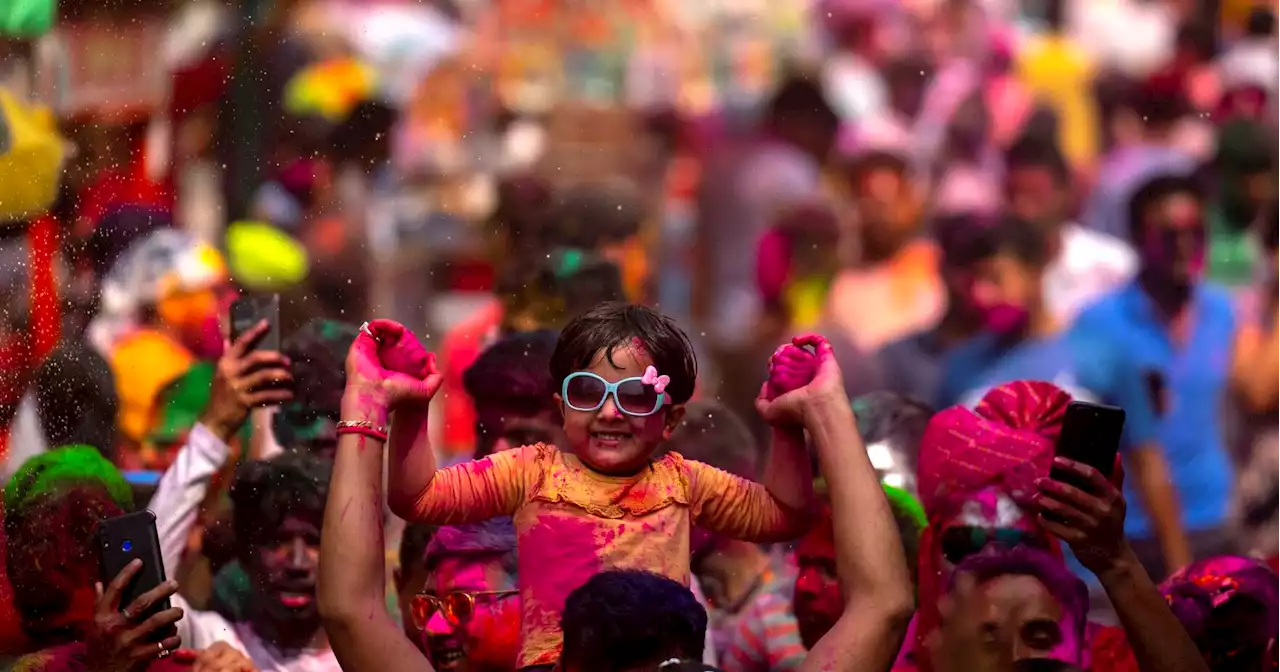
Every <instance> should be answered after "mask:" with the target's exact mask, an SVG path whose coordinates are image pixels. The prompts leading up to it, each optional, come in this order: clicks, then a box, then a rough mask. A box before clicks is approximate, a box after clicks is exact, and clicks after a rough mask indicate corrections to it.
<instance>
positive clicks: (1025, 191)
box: [1004, 137, 1071, 229]
mask: <svg viewBox="0 0 1280 672" xmlns="http://www.w3.org/2000/svg"><path fill="white" fill-rule="evenodd" d="M1070 187H1071V169H1070V167H1069V166H1068V165H1067V160H1066V159H1065V158H1063V156H1062V152H1060V151H1059V150H1058V147H1057V145H1056V144H1055V143H1054V141H1053V140H1051V139H1049V138H1033V137H1024V138H1022V139H1020V140H1018V141H1017V142H1015V143H1014V144H1013V146H1012V147H1010V148H1009V150H1008V151H1007V152H1006V153H1005V183H1004V189H1005V202H1006V203H1007V204H1008V208H1009V212H1010V213H1012V214H1013V215H1014V216H1015V217H1017V218H1018V219H1021V220H1023V221H1025V222H1029V223H1031V224H1035V225H1036V226H1040V227H1044V228H1046V229H1049V228H1052V227H1058V226H1060V225H1061V224H1062V223H1063V222H1064V221H1065V220H1066V218H1067V212H1068V208H1069V207H1070V205H1071V204H1070V198H1071V193H1070Z"/></svg>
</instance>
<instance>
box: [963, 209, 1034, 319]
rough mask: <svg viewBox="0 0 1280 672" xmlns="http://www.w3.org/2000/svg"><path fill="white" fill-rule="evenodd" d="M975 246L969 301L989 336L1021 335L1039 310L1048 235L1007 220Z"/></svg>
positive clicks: (1009, 218)
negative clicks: (990, 333) (978, 314)
mask: <svg viewBox="0 0 1280 672" xmlns="http://www.w3.org/2000/svg"><path fill="white" fill-rule="evenodd" d="M976 246H977V249H975V250H974V253H973V258H972V261H973V267H972V285H971V288H970V299H971V301H972V303H973V305H974V307H976V308H977V310H978V311H979V312H980V313H981V315H982V316H983V325H984V327H985V328H986V329H987V330H989V331H992V332H995V333H998V334H1013V333H1017V332H1019V331H1020V330H1022V329H1023V328H1025V327H1026V325H1027V321H1028V319H1029V318H1030V316H1031V314H1032V312H1033V311H1036V310H1039V309H1040V307H1041V299H1042V295H1041V291H1040V286H1041V279H1042V277H1043V275H1044V270H1045V267H1046V266H1047V265H1048V263H1049V250H1048V245H1047V241H1046V240H1045V235H1044V232H1043V231H1042V230H1040V229H1039V228H1038V227H1036V226H1034V225H1032V224H1029V223H1027V222H1023V221H1021V220H1018V219H1015V218H1012V217H1006V218H1002V219H1001V221H999V222H998V223H997V224H996V225H995V226H993V227H991V228H988V229H986V230H984V231H983V233H982V235H981V237H980V240H978V241H977V243H976Z"/></svg>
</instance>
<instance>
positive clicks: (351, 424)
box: [337, 420, 387, 443]
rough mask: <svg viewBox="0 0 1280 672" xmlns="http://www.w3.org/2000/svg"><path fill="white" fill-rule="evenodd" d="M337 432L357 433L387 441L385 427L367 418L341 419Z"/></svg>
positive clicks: (340, 434) (341, 433) (340, 433)
mask: <svg viewBox="0 0 1280 672" xmlns="http://www.w3.org/2000/svg"><path fill="white" fill-rule="evenodd" d="M337 434H338V436H342V435H343V434H359V435H361V436H367V437H369V438H371V439H377V440H378V441H381V442H383V443H386V442H387V428H386V427H379V426H378V425H375V424H373V423H372V422H369V421H368V420H343V421H342V422H339V423H338V427H337Z"/></svg>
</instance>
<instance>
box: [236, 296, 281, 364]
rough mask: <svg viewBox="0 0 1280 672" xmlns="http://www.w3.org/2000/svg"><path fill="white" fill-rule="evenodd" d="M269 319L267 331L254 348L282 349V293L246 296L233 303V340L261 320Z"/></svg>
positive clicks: (272, 350) (276, 350) (270, 350)
mask: <svg viewBox="0 0 1280 672" xmlns="http://www.w3.org/2000/svg"><path fill="white" fill-rule="evenodd" d="M263 320H266V321H267V325H268V326H267V333H266V334H264V335H263V336H262V338H260V339H258V342H257V343H255V344H254V346H253V348H251V349H252V350H266V351H269V352H279V351H280V295H279V294H271V295H268V296H246V297H244V298H242V299H237V300H236V302H235V303H233V304H231V340H232V341H235V340H236V339H238V338H240V336H241V335H242V334H244V332H246V331H249V330H250V329H252V328H253V327H254V325H256V324H258V323H259V322H261V321H263Z"/></svg>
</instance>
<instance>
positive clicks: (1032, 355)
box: [938, 330, 1156, 450]
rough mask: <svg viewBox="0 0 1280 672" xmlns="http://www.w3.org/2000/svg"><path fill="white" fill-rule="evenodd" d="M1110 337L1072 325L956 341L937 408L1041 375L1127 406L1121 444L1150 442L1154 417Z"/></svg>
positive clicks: (1086, 395)
mask: <svg viewBox="0 0 1280 672" xmlns="http://www.w3.org/2000/svg"><path fill="white" fill-rule="evenodd" d="M1121 355H1122V352H1121V351H1120V350H1119V349H1117V348H1115V347H1113V345H1112V344H1111V343H1110V341H1109V339H1097V338H1095V337H1094V336H1093V334H1091V333H1088V332H1076V331H1074V330H1072V331H1069V332H1067V333H1064V334H1059V335H1056V336H1052V337H1049V338H1037V339H1028V340H1023V341H1020V342H1017V343H1014V344H1006V343H1003V342H1001V340H1000V339H998V338H997V337H995V336H994V335H992V334H983V335H980V336H977V337H975V338H973V339H971V340H970V341H968V342H966V343H964V344H963V345H960V346H958V347H957V348H956V349H955V350H954V351H953V352H952V353H951V354H950V355H949V356H948V357H947V360H946V363H945V364H944V366H943V381H942V387H941V390H940V394H939V399H938V401H939V402H940V403H939V406H938V408H943V407H946V406H951V405H954V404H963V405H965V406H969V407H970V408H972V407H973V406H976V405H977V403H978V402H979V401H981V400H982V397H983V395H985V394H986V393H987V392H988V391H989V390H990V389H991V388H993V387H996V386H998V385H1003V384H1005V383H1011V382H1014V381H1017V380H1044V381H1048V382H1051V383H1053V384H1054V385H1057V386H1058V387H1060V388H1062V389H1063V390H1065V391H1066V392H1068V393H1070V394H1071V396H1072V398H1074V399H1078V400H1080V401H1092V402H1095V403H1104V404H1112V405H1115V406H1120V407H1121V408H1123V409H1125V423H1124V435H1123V437H1122V439H1121V449H1122V450H1123V449H1127V448H1130V447H1133V446H1138V445H1141V444H1143V443H1147V442H1150V441H1151V440H1153V439H1154V438H1155V434H1156V417H1155V413H1154V410H1153V409H1152V406H1151V403H1150V401H1149V399H1148V398H1147V396H1146V393H1145V389H1144V388H1143V385H1142V377H1141V375H1140V374H1139V372H1138V371H1137V370H1135V369H1133V368H1132V367H1130V366H1127V365H1126V363H1125V360H1124V359H1123V357H1122V356H1121Z"/></svg>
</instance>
